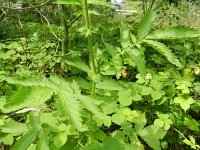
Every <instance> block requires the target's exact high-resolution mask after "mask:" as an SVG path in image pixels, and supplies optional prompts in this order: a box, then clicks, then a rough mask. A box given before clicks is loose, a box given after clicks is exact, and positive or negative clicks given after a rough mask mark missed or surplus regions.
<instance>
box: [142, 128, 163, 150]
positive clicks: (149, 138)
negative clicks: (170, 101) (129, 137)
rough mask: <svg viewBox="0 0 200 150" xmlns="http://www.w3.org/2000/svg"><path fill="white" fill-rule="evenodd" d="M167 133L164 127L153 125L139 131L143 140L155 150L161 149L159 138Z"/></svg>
mask: <svg viewBox="0 0 200 150" xmlns="http://www.w3.org/2000/svg"><path fill="white" fill-rule="evenodd" d="M165 134H166V132H165V131H164V130H163V129H162V128H160V127H156V126H153V125H151V126H148V127H145V128H144V129H143V130H142V131H140V132H139V135H140V136H141V137H142V138H143V140H144V141H145V142H147V143H148V145H149V146H150V147H152V148H153V149H155V150H159V149H161V148H160V142H159V139H162V138H163V137H164V135H165Z"/></svg>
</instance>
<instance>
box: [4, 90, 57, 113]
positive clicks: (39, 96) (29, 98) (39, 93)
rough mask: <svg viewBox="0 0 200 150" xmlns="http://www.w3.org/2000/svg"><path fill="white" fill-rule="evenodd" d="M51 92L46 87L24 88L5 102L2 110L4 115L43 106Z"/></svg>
mask: <svg viewBox="0 0 200 150" xmlns="http://www.w3.org/2000/svg"><path fill="white" fill-rule="evenodd" d="M52 94H53V91H52V90H51V89H49V88H47V87H40V86H32V87H24V88H22V89H20V90H18V91H17V92H15V94H14V95H12V96H11V97H10V98H9V99H8V100H7V102H6V104H5V105H4V108H3V110H2V111H3V112H4V113H9V112H12V111H16V110H19V109H22V108H25V107H38V106H41V105H44V104H45V102H46V101H47V100H49V99H50V98H51V96H52Z"/></svg>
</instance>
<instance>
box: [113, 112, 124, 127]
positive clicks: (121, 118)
mask: <svg viewBox="0 0 200 150" xmlns="http://www.w3.org/2000/svg"><path fill="white" fill-rule="evenodd" d="M125 121H126V118H125V116H124V115H122V114H121V113H116V114H114V115H112V122H114V123H116V124H118V125H122V124H123V123H124V122H125Z"/></svg>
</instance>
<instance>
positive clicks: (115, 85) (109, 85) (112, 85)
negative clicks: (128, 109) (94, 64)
mask: <svg viewBox="0 0 200 150" xmlns="http://www.w3.org/2000/svg"><path fill="white" fill-rule="evenodd" d="M96 88H97V89H104V90H110V91H119V90H123V89H124V88H123V86H121V85H120V84H119V82H117V81H115V80H103V81H102V82H98V83H97V85H96Z"/></svg>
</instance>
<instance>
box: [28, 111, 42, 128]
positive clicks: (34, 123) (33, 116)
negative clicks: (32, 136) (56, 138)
mask: <svg viewBox="0 0 200 150" xmlns="http://www.w3.org/2000/svg"><path fill="white" fill-rule="evenodd" d="M29 123H30V125H31V127H32V128H33V129H34V130H35V131H39V130H40V129H41V124H40V115H39V113H38V112H32V113H30V114H29Z"/></svg>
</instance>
